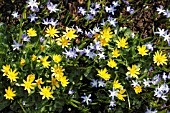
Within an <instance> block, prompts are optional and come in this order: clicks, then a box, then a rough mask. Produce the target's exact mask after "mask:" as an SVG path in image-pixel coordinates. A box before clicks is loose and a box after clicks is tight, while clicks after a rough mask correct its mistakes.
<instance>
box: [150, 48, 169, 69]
mask: <svg viewBox="0 0 170 113" xmlns="http://www.w3.org/2000/svg"><path fill="white" fill-rule="evenodd" d="M153 61H154V63H157V66H159V65H163V64H165V65H167V62H166V61H168V59H167V57H166V54H164V55H163V54H162V51H161V52H160V53H159V52H158V51H157V52H155V55H154V56H153Z"/></svg>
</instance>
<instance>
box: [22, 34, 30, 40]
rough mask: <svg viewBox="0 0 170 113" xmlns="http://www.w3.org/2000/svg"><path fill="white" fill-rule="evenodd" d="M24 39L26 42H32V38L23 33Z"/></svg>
mask: <svg viewBox="0 0 170 113" xmlns="http://www.w3.org/2000/svg"><path fill="white" fill-rule="evenodd" d="M22 39H23V41H25V42H30V38H29V37H28V36H27V35H26V34H22Z"/></svg>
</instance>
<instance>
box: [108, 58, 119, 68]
mask: <svg viewBox="0 0 170 113" xmlns="http://www.w3.org/2000/svg"><path fill="white" fill-rule="evenodd" d="M107 65H108V66H109V67H111V68H114V67H116V66H117V63H116V62H115V61H114V60H113V59H109V61H108V62H107Z"/></svg>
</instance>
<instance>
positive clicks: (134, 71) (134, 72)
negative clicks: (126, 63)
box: [126, 65, 140, 78]
mask: <svg viewBox="0 0 170 113" xmlns="http://www.w3.org/2000/svg"><path fill="white" fill-rule="evenodd" d="M127 69H128V70H129V71H128V72H127V73H126V75H127V76H128V75H130V76H131V77H135V78H138V76H137V75H139V74H140V73H139V70H140V68H139V67H137V66H136V65H132V68H130V67H127Z"/></svg>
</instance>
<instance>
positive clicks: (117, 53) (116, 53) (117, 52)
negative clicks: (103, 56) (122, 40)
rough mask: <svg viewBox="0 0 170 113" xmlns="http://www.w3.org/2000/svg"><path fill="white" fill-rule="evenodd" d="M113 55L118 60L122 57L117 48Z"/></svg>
mask: <svg viewBox="0 0 170 113" xmlns="http://www.w3.org/2000/svg"><path fill="white" fill-rule="evenodd" d="M112 55H113V57H116V58H117V57H118V56H120V54H119V50H117V48H116V49H115V50H113V52H112Z"/></svg>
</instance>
